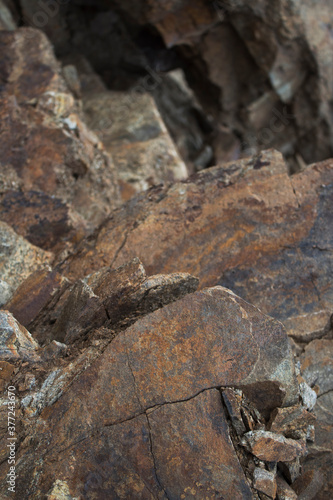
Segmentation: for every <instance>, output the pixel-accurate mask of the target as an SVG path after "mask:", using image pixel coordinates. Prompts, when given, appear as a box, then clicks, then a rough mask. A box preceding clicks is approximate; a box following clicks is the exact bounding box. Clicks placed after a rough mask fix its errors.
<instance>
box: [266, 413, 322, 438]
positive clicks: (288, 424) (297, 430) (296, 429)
mask: <svg viewBox="0 0 333 500" xmlns="http://www.w3.org/2000/svg"><path fill="white" fill-rule="evenodd" d="M315 422H316V418H315V416H314V415H313V414H312V413H309V412H308V411H307V410H306V409H305V408H304V407H303V406H291V407H289V408H276V409H275V410H274V411H273V412H272V414H271V418H270V422H269V423H268V429H269V430H270V431H271V432H276V433H278V434H283V435H284V436H285V437H287V438H292V439H302V438H303V439H304V438H306V437H307V435H308V433H309V427H310V429H311V427H313V425H314V423H315Z"/></svg>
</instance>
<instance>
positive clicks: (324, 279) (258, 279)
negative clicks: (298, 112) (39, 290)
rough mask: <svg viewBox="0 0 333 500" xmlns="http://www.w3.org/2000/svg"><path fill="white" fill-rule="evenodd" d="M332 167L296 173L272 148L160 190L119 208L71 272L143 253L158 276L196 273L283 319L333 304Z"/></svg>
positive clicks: (69, 265)
mask: <svg viewBox="0 0 333 500" xmlns="http://www.w3.org/2000/svg"><path fill="white" fill-rule="evenodd" d="M332 173H333V169H332V164H331V163H330V162H329V161H328V162H323V163H321V164H318V165H314V166H312V167H309V168H308V169H307V170H306V171H304V172H302V173H300V174H297V175H295V176H293V177H292V178H290V177H289V176H288V174H287V171H286V166H285V165H284V163H283V161H282V159H281V157H280V155H279V154H278V153H273V152H272V151H269V152H266V153H263V154H262V156H261V157H260V159H255V158H252V159H251V160H244V161H243V162H239V163H237V164H229V165H228V166H224V167H217V168H212V169H208V170H206V171H204V172H201V173H200V174H197V176H195V177H192V178H191V179H190V180H189V181H188V182H186V183H178V184H175V185H174V186H172V187H171V188H168V189H167V188H164V189H162V188H158V189H157V188H156V189H154V190H152V191H150V192H148V193H147V194H146V195H144V196H140V197H139V198H137V199H136V200H133V201H132V202H131V203H130V204H128V205H125V206H124V207H123V208H122V209H121V210H118V211H115V212H114V213H113V215H112V218H110V219H109V220H108V221H107V222H106V223H105V224H104V225H103V227H102V228H101V230H100V231H99V232H98V233H96V235H95V238H94V240H93V241H89V244H88V243H85V244H83V245H82V246H81V248H80V250H79V252H78V254H77V255H76V256H74V257H72V258H70V259H69V260H68V262H66V263H65V266H64V270H65V273H66V274H67V273H68V274H69V275H70V276H75V277H79V276H80V274H81V272H82V269H83V268H84V269H86V272H87V273H88V272H91V271H93V270H96V269H97V268H98V266H99V262H101V261H102V259H105V260H106V261H108V262H112V261H114V265H115V266H118V265H121V264H123V263H124V262H126V261H128V260H130V259H131V258H134V257H135V256H138V257H139V258H140V260H141V261H142V263H143V265H144V266H145V269H147V272H148V273H149V274H154V273H156V272H162V273H170V272H179V271H183V272H189V273H191V274H193V275H195V276H198V277H199V278H200V284H201V286H202V287H204V286H207V285H209V286H212V285H215V284H222V285H224V286H226V287H228V288H230V289H232V290H234V291H235V292H236V293H238V295H240V296H242V297H243V298H245V299H246V300H248V301H249V302H251V303H254V304H255V305H257V306H258V307H260V308H261V309H262V310H263V311H264V312H265V313H269V314H272V315H274V316H275V317H276V318H278V319H280V320H282V321H284V320H285V319H286V318H297V317H299V316H300V315H301V314H304V313H305V312H307V313H308V312H309V310H310V311H312V312H313V313H315V312H318V311H322V310H323V309H328V308H331V307H332V305H333V289H332V286H331V283H332V279H331V255H332V253H331V252H330V251H327V252H325V251H322V250H320V249H319V248H321V249H325V248H326V249H330V248H331V247H332V242H331V236H330V235H331V234H333V231H330V230H329V228H330V227H331V226H332V218H331V211H330V208H329V207H330V203H329V199H330V194H329V192H330V187H329V186H331V184H330V182H331V181H330V179H331V178H332ZM236 179H237V182H236ZM230 184H231V185H230ZM226 185H227V186H228V187H225V186H226ZM223 186H224V187H223ZM294 190H295V192H294ZM273 213H274V224H273V225H272V214H273ZM235 227H236V228H238V230H237V231H236V233H235ZM194 248H196V249H197V248H200V252H199V258H198V253H197V251H194V250H193V249H194ZM300 256H302V258H300ZM298 276H302V279H301V280H300V279H299V278H298ZM314 276H315V278H314ZM314 279H315V287H314V281H313V280H314ZM272 283H274V287H273V286H272ZM295 289H297V290H298V291H299V292H298V294H297V295H296V294H295V293H294V292H293V291H294V290H295ZM318 291H319V295H318ZM297 297H302V300H299V299H298V298H297ZM328 306H329V307H328ZM309 328H310V326H309ZM315 328H317V327H315Z"/></svg>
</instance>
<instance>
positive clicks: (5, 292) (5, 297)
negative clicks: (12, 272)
mask: <svg viewBox="0 0 333 500" xmlns="http://www.w3.org/2000/svg"><path fill="white" fill-rule="evenodd" d="M11 297H12V289H11V287H10V286H9V285H8V283H7V282H6V281H3V280H0V307H2V306H3V305H5V304H6V303H7V302H8V301H9V300H10V299H11Z"/></svg>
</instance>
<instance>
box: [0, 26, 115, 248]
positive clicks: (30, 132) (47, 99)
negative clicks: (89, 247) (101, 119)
mask: <svg viewBox="0 0 333 500" xmlns="http://www.w3.org/2000/svg"><path fill="white" fill-rule="evenodd" d="M0 47H1V52H5V53H6V58H2V59H1V62H0V71H1V75H3V76H2V78H3V85H2V88H1V106H0V117H1V133H2V141H1V146H0V161H1V165H2V166H3V169H5V172H6V175H4V180H3V181H2V179H1V183H0V184H1V185H2V183H3V184H4V186H5V188H6V189H8V188H9V189H12V190H17V189H22V188H23V189H24V191H31V190H34V191H39V192H44V193H45V194H46V195H54V196H56V197H57V198H59V199H60V200H61V201H62V202H63V203H66V202H68V203H69V204H71V206H72V207H73V209H74V211H76V212H77V213H79V214H80V216H81V217H82V218H83V219H84V220H85V221H86V223H87V225H88V227H90V228H91V227H94V226H95V225H96V224H98V223H100V222H101V221H102V219H103V218H104V216H105V215H106V214H108V213H109V212H110V210H111V209H112V208H113V207H114V206H115V205H116V203H117V200H118V191H117V184H116V181H115V176H114V170H113V166H112V161H111V159H110V157H109V156H108V155H107V153H106V151H105V150H104V149H103V147H102V145H101V144H100V141H99V140H98V138H97V137H96V136H95V134H93V133H92V132H91V131H90V130H89V129H88V128H87V126H86V125H85V124H84V123H83V121H82V120H81V118H80V111H79V107H78V105H77V103H76V102H75V100H74V98H73V96H72V94H71V93H70V92H69V90H68V88H67V86H66V84H65V81H64V80H63V78H62V76H61V74H60V68H59V64H58V62H57V61H56V59H55V57H54V54H53V50H52V47H51V45H50V43H49V42H48V40H47V38H46V37H45V35H44V34H43V33H42V32H40V31H38V30H34V29H31V28H21V29H18V30H15V31H12V32H8V31H7V32H5V31H0ZM8 179H10V181H8ZM8 184H9V185H8ZM0 187H2V186H0ZM8 196H10V195H9V194H7V197H8ZM18 196H19V195H18ZM20 196H21V197H22V196H23V198H24V195H20ZM36 196H37V197H38V196H39V198H42V197H43V195H30V196H28V200H27V204H28V205H29V203H32V201H33V199H34V197H35V198H36ZM49 203H52V201H51V200H50V199H49ZM53 203H54V204H56V200H53ZM58 203H59V202H58ZM64 210H65V212H66V208H65V207H64V206H63V205H60V207H59V208H58V209H57V211H58V212H59V213H58V214H57V215H54V218H55V220H57V218H59V219H61V218H62V217H63V212H64ZM21 216H22V218H23V215H22V214H21ZM39 216H40V217H42V216H41V214H39ZM49 217H51V216H50V215H49ZM66 217H67V218H68V219H69V221H70V217H69V216H68V215H66ZM54 218H52V217H51V218H50V223H52V221H53V220H54ZM68 224H69V225H71V222H68V223H67V224H66V223H65V224H64V223H63V225H62V227H61V228H58V230H60V234H61V232H64V238H65V239H66V238H68V236H69V234H68V232H69V229H68ZM39 229H41V228H39ZM42 229H43V228H42ZM25 230H26V231H29V229H28V228H26V229H25ZM54 230H55V229H54V228H53V233H54ZM48 231H50V232H51V233H52V230H51V226H49V227H48ZM42 232H43V231H42ZM57 236H58V237H59V233H58V235H57ZM61 236H62V235H61ZM72 236H73V235H72ZM36 237H37V236H36V235H35V238H36ZM40 237H41V238H43V235H41V236H40ZM54 237H55V235H54V234H53V238H54ZM74 238H75V236H74ZM44 241H45V239H44Z"/></svg>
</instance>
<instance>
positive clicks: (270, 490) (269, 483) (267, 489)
mask: <svg viewBox="0 0 333 500" xmlns="http://www.w3.org/2000/svg"><path fill="white" fill-rule="evenodd" d="M253 487H254V488H255V489H256V490H258V491H259V492H260V493H264V494H265V495H267V496H268V497H269V498H273V499H274V498H275V497H276V490H277V485H276V479H275V474H274V473H273V472H270V471H268V470H265V469H261V468H260V467H256V468H255V470H254V473H253Z"/></svg>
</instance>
